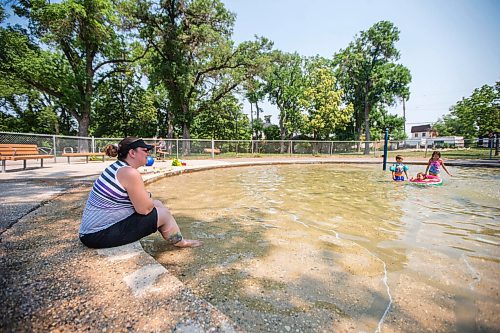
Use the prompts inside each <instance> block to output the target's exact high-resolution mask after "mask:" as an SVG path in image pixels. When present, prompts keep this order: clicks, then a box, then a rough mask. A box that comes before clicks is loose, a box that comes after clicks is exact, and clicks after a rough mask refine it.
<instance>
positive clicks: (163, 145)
mask: <svg viewBox="0 0 500 333" xmlns="http://www.w3.org/2000/svg"><path fill="white" fill-rule="evenodd" d="M158 140H159V142H158V148H159V149H160V151H166V150H167V143H166V142H165V140H163V139H162V138H161V136H160V137H159V138H158Z"/></svg>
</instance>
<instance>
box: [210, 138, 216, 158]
mask: <svg viewBox="0 0 500 333" xmlns="http://www.w3.org/2000/svg"><path fill="white" fill-rule="evenodd" d="M214 149H215V145H214V138H212V151H211V153H210V156H212V158H215V153H214Z"/></svg>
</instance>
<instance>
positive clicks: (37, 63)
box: [0, 0, 488, 151]
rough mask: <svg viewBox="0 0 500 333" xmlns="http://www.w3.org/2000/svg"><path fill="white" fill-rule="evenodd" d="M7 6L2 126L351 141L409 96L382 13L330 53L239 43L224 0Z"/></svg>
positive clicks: (259, 41)
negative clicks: (271, 110) (246, 105)
mask: <svg viewBox="0 0 500 333" xmlns="http://www.w3.org/2000/svg"><path fill="white" fill-rule="evenodd" d="M4 6H5V4H4V5H3V7H2V11H1V12H0V19H4V21H5V22H6V23H7V24H4V25H2V26H0V75H1V77H2V79H1V82H0V117H1V120H2V123H1V127H0V130H6V131H9V130H13V129H14V130H17V131H27V132H31V131H32V132H38V133H40V132H46V133H58V134H59V133H60V134H76V133H78V134H79V135H81V136H88V135H97V136H132V135H133V136H162V137H166V138H173V137H183V138H186V139H188V138H216V139H248V138H267V139H269V138H271V137H272V138H273V139H276V138H280V139H282V140H289V139H291V138H292V137H293V136H295V135H302V136H304V135H305V136H308V137H310V138H314V139H318V140H325V139H331V138H344V139H354V137H352V135H353V128H354V129H355V131H354V133H357V137H356V139H361V138H362V131H363V130H364V131H365V134H364V139H365V140H370V139H371V138H372V133H373V135H375V136H374V138H378V133H379V129H380V126H389V127H391V128H392V127H393V128H399V126H400V122H401V119H400V118H399V117H397V116H391V115H389V114H388V113H387V111H385V110H386V109H385V107H386V106H391V105H393V104H394V103H396V102H397V101H398V100H400V99H402V98H404V99H408V98H409V88H408V84H409V82H410V80H411V76H410V73H409V71H408V69H406V68H405V67H404V66H403V65H401V64H398V63H397V60H398V59H399V52H398V50H397V49H396V46H395V43H396V42H397V41H398V39H399V30H398V29H397V28H396V27H395V26H394V25H393V24H392V23H391V22H388V21H382V22H379V23H377V24H375V25H374V26H372V27H371V28H370V29H368V30H367V31H362V32H361V33H360V35H359V36H356V37H355V40H354V41H353V42H351V43H350V44H349V45H348V46H347V48H346V49H344V50H340V51H339V52H338V53H336V54H335V55H334V57H333V59H327V58H320V57H310V58H307V57H304V56H301V55H300V54H298V53H286V52H283V51H281V50H277V49H273V43H272V42H271V41H270V40H268V39H267V38H265V37H257V36H256V37H255V38H254V39H253V40H250V41H244V42H241V43H236V42H235V41H234V40H233V39H232V32H233V27H234V23H235V20H236V15H235V14H234V13H232V12H230V11H229V10H227V9H226V7H225V6H224V4H223V3H222V2H221V1H220V0H172V1H153V0H139V1H135V2H134V1H126V0H118V1H111V0H62V1H60V2H50V1H49V0H30V1H28V0H19V1H17V2H15V3H14V5H13V6H12V8H13V10H14V13H15V14H16V15H18V16H20V17H21V18H24V20H25V22H26V23H27V24H25V25H11V24H9V19H8V17H6V11H5V7H4ZM243 98H246V99H247V100H248V101H249V102H250V104H251V106H252V109H254V110H256V111H257V112H256V119H254V118H253V113H251V115H250V120H249V119H248V116H247V115H246V114H245V113H244V112H243V104H242V99H243ZM264 99H268V100H269V101H270V102H271V103H272V104H274V105H276V107H277V108H278V110H279V116H278V123H279V125H278V128H279V135H277V130H276V128H277V127H276V126H275V125H274V126H269V125H266V126H264V123H263V121H262V119H261V116H260V115H261V114H262V112H263V110H262V108H261V106H259V104H260V103H262V101H263V100H264ZM457 110H458V109H457ZM457 112H458V111H457ZM485 121H486V122H488V120H485ZM481 126H482V127H485V126H484V125H481ZM265 129H267V130H265ZM397 135H399V134H397ZM184 149H185V151H186V150H189V146H185V147H184ZM282 149H283V150H284V149H286V147H285V146H284V145H283V146H282Z"/></svg>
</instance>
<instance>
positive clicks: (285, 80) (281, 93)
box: [265, 51, 304, 153]
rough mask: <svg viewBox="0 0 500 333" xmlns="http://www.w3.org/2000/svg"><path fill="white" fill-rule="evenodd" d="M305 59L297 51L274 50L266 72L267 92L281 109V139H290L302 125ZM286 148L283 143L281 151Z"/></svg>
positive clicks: (269, 97)
mask: <svg viewBox="0 0 500 333" xmlns="http://www.w3.org/2000/svg"><path fill="white" fill-rule="evenodd" d="M302 66H303V59H302V57H301V56H299V54H297V53H293V54H290V53H283V52H281V51H274V52H273V53H272V54H271V65H270V67H269V69H268V71H267V72H266V75H265V81H266V88H265V89H266V93H267V94H268V99H269V101H270V102H271V103H272V104H274V105H276V106H277V107H278V110H279V127H280V137H281V140H287V139H290V137H291V136H292V135H293V134H294V133H298V132H299V131H300V129H301V127H302V120H303V118H302V115H301V111H300V105H299V99H300V97H301V95H302V90H303V85H304V75H303V68H302ZM284 149H285V146H284V144H282V145H281V152H282V153H283V152H284Z"/></svg>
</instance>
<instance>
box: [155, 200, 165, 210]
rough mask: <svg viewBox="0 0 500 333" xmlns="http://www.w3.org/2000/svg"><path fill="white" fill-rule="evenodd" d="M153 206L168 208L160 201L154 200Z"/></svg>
mask: <svg viewBox="0 0 500 333" xmlns="http://www.w3.org/2000/svg"><path fill="white" fill-rule="evenodd" d="M153 205H154V206H155V207H156V208H166V207H165V205H164V204H163V202H161V201H160V200H153Z"/></svg>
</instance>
